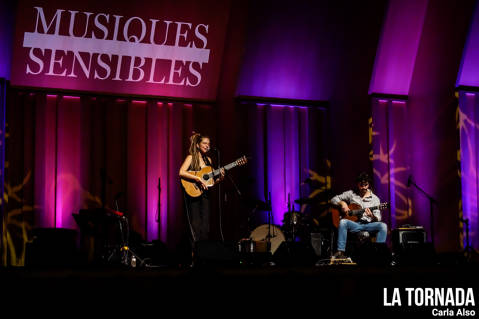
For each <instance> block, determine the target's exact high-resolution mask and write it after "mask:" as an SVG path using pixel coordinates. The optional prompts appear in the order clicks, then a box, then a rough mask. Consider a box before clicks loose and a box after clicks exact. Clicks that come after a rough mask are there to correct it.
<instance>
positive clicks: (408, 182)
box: [407, 175, 412, 187]
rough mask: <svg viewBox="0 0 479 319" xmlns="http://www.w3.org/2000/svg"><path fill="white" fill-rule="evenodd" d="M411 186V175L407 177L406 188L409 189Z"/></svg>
mask: <svg viewBox="0 0 479 319" xmlns="http://www.w3.org/2000/svg"><path fill="white" fill-rule="evenodd" d="M411 184H412V175H409V177H408V179H407V187H411Z"/></svg>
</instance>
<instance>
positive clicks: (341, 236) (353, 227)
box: [338, 219, 388, 251]
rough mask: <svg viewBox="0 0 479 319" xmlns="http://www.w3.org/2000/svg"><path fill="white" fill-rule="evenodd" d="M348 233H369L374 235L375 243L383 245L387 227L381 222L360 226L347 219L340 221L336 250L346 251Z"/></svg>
mask: <svg viewBox="0 0 479 319" xmlns="http://www.w3.org/2000/svg"><path fill="white" fill-rule="evenodd" d="M348 231H349V232H351V233H357V232H360V231H367V232H369V233H375V232H377V235H376V242H377V243H384V242H386V236H387V234H388V228H387V225H386V224H385V223H383V222H373V223H368V224H360V223H356V222H353V221H352V220H349V219H341V221H340V222H339V229H338V250H341V251H345V250H346V240H347V238H348Z"/></svg>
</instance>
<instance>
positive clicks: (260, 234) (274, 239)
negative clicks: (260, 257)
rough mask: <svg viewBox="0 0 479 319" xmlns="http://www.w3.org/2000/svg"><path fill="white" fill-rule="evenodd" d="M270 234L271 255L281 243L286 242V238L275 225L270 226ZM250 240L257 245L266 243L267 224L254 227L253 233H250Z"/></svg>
mask: <svg viewBox="0 0 479 319" xmlns="http://www.w3.org/2000/svg"><path fill="white" fill-rule="evenodd" d="M270 234H271V240H270V241H271V254H274V253H275V252H276V250H277V249H278V248H279V246H280V245H281V243H282V242H284V241H286V238H285V237H284V234H283V232H282V231H281V229H280V228H279V227H278V226H276V225H271V229H270ZM250 238H251V239H252V240H253V241H255V242H256V243H257V244H258V242H263V243H266V240H267V238H268V224H264V225H260V226H258V227H256V228H255V229H254V230H253V232H251V235H250Z"/></svg>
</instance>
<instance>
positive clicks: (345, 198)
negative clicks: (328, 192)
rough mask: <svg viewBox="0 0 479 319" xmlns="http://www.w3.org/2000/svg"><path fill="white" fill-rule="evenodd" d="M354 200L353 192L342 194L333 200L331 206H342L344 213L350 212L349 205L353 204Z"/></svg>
mask: <svg viewBox="0 0 479 319" xmlns="http://www.w3.org/2000/svg"><path fill="white" fill-rule="evenodd" d="M352 198H353V192H352V191H346V192H344V193H342V194H339V195H336V196H334V197H333V198H332V199H331V204H333V205H338V206H341V208H342V209H343V211H345V212H347V211H349V208H348V204H349V203H350V202H351V199H352Z"/></svg>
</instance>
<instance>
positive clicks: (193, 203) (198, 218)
mask: <svg viewBox="0 0 479 319" xmlns="http://www.w3.org/2000/svg"><path fill="white" fill-rule="evenodd" d="M185 196H186V197H187V205H188V211H187V213H188V222H189V226H190V232H191V237H192V240H193V242H197V241H200V240H207V239H208V238H209V233H210V200H209V197H208V194H207V193H206V192H205V193H203V194H202V195H201V196H199V197H189V196H188V195H185Z"/></svg>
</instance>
